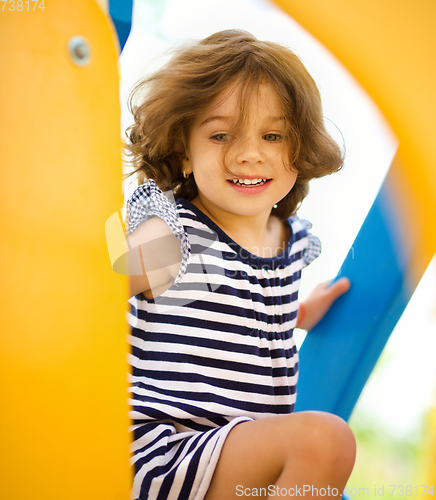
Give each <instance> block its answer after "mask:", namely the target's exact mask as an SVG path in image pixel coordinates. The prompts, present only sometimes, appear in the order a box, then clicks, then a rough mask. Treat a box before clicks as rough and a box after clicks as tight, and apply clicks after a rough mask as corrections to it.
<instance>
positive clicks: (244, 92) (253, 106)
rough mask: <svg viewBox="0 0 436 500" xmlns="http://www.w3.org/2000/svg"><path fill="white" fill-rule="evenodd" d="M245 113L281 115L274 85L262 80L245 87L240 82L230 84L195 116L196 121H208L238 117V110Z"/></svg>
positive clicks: (280, 105) (281, 109) (278, 98)
mask: <svg viewBox="0 0 436 500" xmlns="http://www.w3.org/2000/svg"><path fill="white" fill-rule="evenodd" d="M241 111H243V112H244V113H247V115H252V114H256V115H270V116H274V117H276V116H279V115H283V111H284V106H283V103H282V100H281V99H280V96H279V94H278V92H277V91H276V90H275V89H274V87H273V86H272V85H271V84H269V83H267V82H262V83H259V84H258V85H257V86H254V85H253V86H252V87H251V88H248V89H247V88H245V87H243V86H242V85H241V84H240V83H239V84H238V83H234V84H230V85H229V86H228V87H226V88H225V89H223V90H222V91H221V92H220V93H219V94H217V95H216V96H215V97H214V98H213V99H212V100H211V102H210V103H209V105H208V106H206V107H205V108H204V109H203V110H202V111H201V112H200V113H199V116H198V117H197V120H196V122H197V123H202V122H203V121H204V120H206V121H210V120H211V119H212V118H214V117H228V118H233V119H238V117H239V114H240V112H241Z"/></svg>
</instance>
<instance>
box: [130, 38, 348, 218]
mask: <svg viewBox="0 0 436 500" xmlns="http://www.w3.org/2000/svg"><path fill="white" fill-rule="evenodd" d="M263 82H267V83H268V84H270V85H272V87H273V88H274V89H275V90H276V92H277V94H278V96H279V98H280V100H281V102H282V105H283V112H284V116H285V123H286V140H287V142H288V145H289V147H288V151H289V161H287V162H286V163H287V164H289V165H290V166H291V168H292V169H293V170H296V171H297V172H298V177H297V181H296V183H295V185H294V187H293V188H292V190H291V191H290V192H289V193H288V194H287V195H286V196H285V197H284V198H283V199H282V200H281V201H280V202H279V203H278V205H277V208H273V210H272V214H274V215H276V216H277V217H279V218H280V219H282V220H284V219H286V218H287V217H289V216H290V215H292V214H293V213H295V212H296V210H297V208H298V206H299V204H300V203H301V202H302V200H303V199H304V198H305V196H306V195H307V193H308V182H309V180H310V179H313V178H315V177H322V176H324V175H327V174H330V173H332V172H336V171H337V170H339V169H340V168H341V167H342V164H343V155H342V152H341V150H340V148H339V147H338V145H337V144H336V142H335V141H334V140H333V139H332V138H331V137H330V135H329V134H328V133H327V131H326V129H325V125H324V118H323V114H322V106H321V98H320V95H319V91H318V88H317V86H316V84H315V82H314V81H313V79H312V77H311V76H310V75H309V73H308V72H307V70H306V68H305V67H304V65H303V64H302V62H301V61H300V59H299V58H298V57H297V56H296V55H295V54H294V53H293V52H292V51H291V50H289V49H288V48H286V47H283V46H281V45H279V44H276V43H273V42H263V41H259V40H257V38H255V37H254V36H253V35H251V34H250V33H247V32H245V31H240V30H226V31H221V32H219V33H216V34H214V35H211V36H209V37H207V38H205V39H204V40H202V41H200V42H198V43H196V44H193V45H190V46H188V47H184V48H183V49H180V50H179V51H178V52H177V53H176V55H175V56H173V58H172V59H171V60H170V61H169V62H168V63H167V64H166V65H165V66H164V67H163V68H162V69H160V70H159V71H157V72H156V73H154V74H153V75H152V76H149V77H147V78H145V79H144V80H142V81H140V82H139V83H138V84H137V85H136V86H135V87H134V88H133V90H132V93H131V95H130V99H129V109H130V110H131V112H132V113H133V116H134V120H135V123H134V124H133V125H132V126H130V127H129V128H128V130H127V132H126V134H127V137H128V139H129V142H128V143H127V144H126V148H127V150H128V154H129V156H130V157H131V162H132V164H133V166H134V168H135V172H136V173H138V174H139V181H140V182H144V181H145V180H146V179H153V180H154V181H155V182H156V183H157V185H158V186H159V187H160V188H161V189H162V190H163V191H167V190H172V191H173V192H174V196H175V198H176V199H177V198H186V199H187V200H192V199H194V198H195V197H196V196H197V194H198V191H197V187H196V185H195V180H194V179H193V176H190V177H189V178H188V179H185V178H184V177H183V175H182V162H183V159H184V157H185V151H186V149H187V144H188V140H189V132H190V129H191V126H192V124H193V122H194V120H195V118H196V117H197V116H198V114H199V113H200V111H202V110H203V109H205V108H206V107H207V106H208V105H209V104H210V102H211V101H212V100H213V99H214V98H215V97H216V96H217V95H218V94H219V93H220V92H221V91H222V90H224V89H225V88H226V87H228V86H229V85H230V84H232V83H238V84H239V85H238V87H239V92H240V110H239V111H240V113H239V116H240V120H239V121H240V122H241V121H244V109H246V106H247V103H248V102H249V100H250V98H251V96H252V93H253V92H255V91H257V89H258V88H259V85H260V84H261V83H263ZM135 98H139V101H140V103H139V104H138V105H134V104H133V102H134V99H135Z"/></svg>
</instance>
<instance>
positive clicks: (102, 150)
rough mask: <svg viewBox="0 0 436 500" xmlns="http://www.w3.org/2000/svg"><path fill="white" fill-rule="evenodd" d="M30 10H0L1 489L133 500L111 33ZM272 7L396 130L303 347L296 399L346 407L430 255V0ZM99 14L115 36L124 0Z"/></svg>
mask: <svg viewBox="0 0 436 500" xmlns="http://www.w3.org/2000/svg"><path fill="white" fill-rule="evenodd" d="M34 3H35V2H29V4H34ZM9 4H10V5H9ZM40 4H41V2H39V3H38V2H37V3H36V6H35V7H36V9H34V10H33V11H32V8H33V7H34V5H30V9H29V8H28V6H27V3H26V2H23V3H22V4H20V5H22V7H23V8H22V10H21V11H19V10H18V2H15V3H14V6H15V10H10V7H11V6H12V3H10V2H7V3H6V5H5V9H4V10H3V11H2V12H1V13H0V42H1V43H0V63H1V67H2V72H1V74H0V85H1V86H0V88H1V90H2V93H1V95H0V102H1V109H2V114H1V116H0V125H1V130H2V135H1V136H0V151H1V155H2V182H1V183H0V193H1V194H0V199H1V200H2V201H1V206H0V219H1V221H2V229H3V231H2V233H3V237H2V243H1V247H0V248H1V250H0V257H1V258H0V266H1V268H0V274H1V276H2V280H3V287H2V290H3V293H2V301H1V306H0V308H1V309H0V318H1V329H2V333H1V336H0V367H1V368H0V369H1V373H2V377H1V383H0V397H1V400H2V401H3V402H4V403H3V405H2V413H1V415H2V416H1V418H2V425H1V426H0V442H1V446H0V467H1V472H0V475H1V480H0V497H1V498H5V499H8V500H24V499H28V498H35V499H41V500H42V499H44V500H58V499H59V498H62V499H63V500H69V499H71V500H73V499H76V498H81V499H83V500H87V499H91V498H92V499H94V498H104V499H105V500H121V499H127V498H129V489H130V477H129V472H128V435H127V424H128V422H127V416H126V415H127V406H126V384H125V373H126V370H127V365H126V362H125V352H126V343H125V332H126V327H125V323H124V311H123V306H122V304H123V303H124V301H125V297H126V293H127V292H126V289H127V286H126V282H125V279H124V278H123V277H122V276H120V275H117V274H115V273H113V272H112V270H111V268H110V265H108V255H107V248H106V241H105V235H104V225H105V221H106V219H107V218H108V217H109V215H110V214H112V213H114V212H116V211H117V210H118V208H119V207H120V206H121V204H122V196H121V189H120V187H121V158H120V149H121V143H120V116H119V115H120V113H119V102H118V75H117V56H118V42H117V40H116V38H115V32H114V30H113V28H112V23H111V21H110V17H109V15H108V14H106V13H105V12H103V11H102V10H101V9H100V8H99V6H98V5H97V4H96V3H94V2H93V1H92V0H77V1H76V2H74V6H73V5H69V4H67V3H66V2H50V5H49V3H48V2H47V5H46V6H45V9H44V10H42V9H39V7H38V5H40ZM277 4H279V5H280V6H281V7H283V8H284V9H285V10H286V11H287V12H288V13H289V14H291V15H292V17H294V18H295V19H296V20H298V21H299V22H300V23H301V24H303V26H305V27H306V28H308V29H309V31H311V32H312V33H313V34H314V35H315V36H317V37H318V38H319V39H320V40H321V41H322V42H323V43H324V45H326V46H327V47H328V48H330V50H332V52H333V53H334V54H335V55H336V56H337V57H339V59H341V60H342V62H343V63H344V64H345V66H347V67H348V68H349V69H350V70H351V72H352V73H353V74H354V75H355V76H356V77H357V78H358V79H359V81H360V82H361V83H362V85H363V86H364V87H365V88H366V89H367V90H368V91H369V92H370V94H371V95H372V96H373V98H374V99H375V101H376V102H377V103H378V105H379V107H380V109H381V110H382V111H383V112H384V114H385V116H386V117H387V118H388V120H389V121H390V123H391V125H392V127H393V129H394V130H395V132H396V134H397V136H398V137H399V139H400V141H401V146H400V150H399V153H398V155H397V157H396V159H395V160H394V163H393V164H392V166H391V169H390V171H389V173H388V176H387V178H386V180H385V182H384V184H383V187H382V188H381V191H380V194H379V195H378V197H377V199H376V201H375V203H374V206H373V208H372V209H371V211H370V213H369V214H368V218H367V219H366V221H365V223H364V224H363V226H362V229H361V231H360V233H359V235H358V236H357V239H356V241H355V243H354V244H353V249H354V259H352V258H351V255H350V256H349V257H348V258H347V260H346V262H345V263H344V266H343V267H342V273H343V274H346V275H348V276H350V278H351V279H352V281H353V288H352V290H351V291H350V292H349V293H348V294H347V295H346V296H344V297H342V298H341V299H340V300H339V301H338V302H337V303H336V304H335V306H334V307H333V308H332V309H331V311H330V312H329V314H328V315H327V316H326V318H325V319H324V321H323V322H322V323H321V324H320V325H319V326H318V327H317V328H316V330H317V331H316V334H315V332H313V333H309V335H308V336H307V338H306V340H305V342H304V344H303V346H302V349H301V353H300V356H301V363H300V366H301V376H300V386H299V400H298V408H297V409H299V410H302V409H323V410H328V411H333V412H335V413H337V414H339V415H341V416H343V417H344V418H348V417H349V415H350V413H351V411H352V408H353V406H354V404H355V402H356V401H357V399H358V396H359V394H360V392H361V390H362V388H363V386H364V384H365V382H366V380H367V378H368V376H369V374H370V372H371V370H372V368H373V366H374V364H375V362H376V360H377V358H378V356H379V354H380V353H381V351H382V349H383V347H384V345H385V343H386V341H387V339H388V337H389V335H390V333H391V331H392V329H393V327H394V326H395V323H396V322H397V320H398V318H399V317H400V315H401V313H402V311H403V309H404V307H405V306H406V304H407V302H408V300H409V298H410V296H411V294H412V292H413V290H414V289H415V287H416V285H417V283H418V281H419V279H420V277H421V276H422V274H423V272H424V270H425V268H426V267H427V265H428V263H429V262H430V260H431V258H432V256H433V254H434V252H435V250H436V231H435V229H434V224H433V221H434V220H435V216H436V206H435V201H434V200H436V168H435V167H436V165H435V161H436V160H435V157H434V154H433V131H434V116H436V95H435V93H434V89H433V87H434V85H433V82H434V81H435V76H436V74H435V73H436V69H435V68H434V65H433V64H431V61H433V60H434V57H432V56H434V55H435V54H434V52H435V51H436V32H435V31H434V25H435V22H436V4H433V2H429V1H426V0H416V1H415V2H413V4H411V3H410V2H406V1H405V0H403V1H397V2H395V3H393V2H392V1H391V0H377V1H376V0H367V1H366V2H347V1H346V0H330V1H329V2H324V1H323V0H306V1H305V2H297V1H295V0H288V1H286V0H282V1H277ZM8 9H9V10H8ZM26 9H27V10H26ZM108 11H109V13H110V15H111V16H112V19H113V21H114V25H115V27H116V29H117V31H118V36H119V44H120V46H121V48H122V47H123V45H124V43H125V41H126V39H127V36H128V32H129V28H130V22H131V21H130V20H131V13H132V2H131V1H127V0H124V1H121V0H118V1H110V2H109V9H108ZM374 12H377V16H375V15H374ZM386 20H389V23H386ZM24 33H25V35H26V36H25V37H24V36H23V34H24ZM405 33H407V34H408V36H405ZM368 34H369V36H368ZM362 304H365V307H362ZM357 326H358V328H357ZM315 381H316V382H315ZM315 383H316V391H315V390H313V387H315ZM5 402H7V403H5Z"/></svg>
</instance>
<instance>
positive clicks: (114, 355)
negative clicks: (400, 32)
mask: <svg viewBox="0 0 436 500" xmlns="http://www.w3.org/2000/svg"><path fill="white" fill-rule="evenodd" d="M38 3H40V2H38ZM17 4H18V2H15V5H16V6H17ZM22 4H23V5H24V8H23V10H21V11H19V10H18V8H15V10H9V7H10V6H11V5H12V2H8V3H7V4H6V6H5V9H4V10H3V11H2V12H0V89H1V93H0V109H1V113H0V130H1V134H0V155H1V181H0V227H1V243H0V276H1V292H0V293H1V300H0V328H1V335H0V400H1V411H0V471H1V472H0V498H1V499H5V500H30V499H32V500H60V499H62V500H77V499H80V500H87V499H89V500H90V499H93V500H95V499H99V500H121V499H128V498H129V496H130V495H129V490H130V477H129V467H128V458H129V457H128V444H129V436H128V433H127V429H128V421H127V403H126V388H127V383H126V372H127V364H126V327H125V321H124V311H123V306H122V304H123V303H124V302H125V300H126V296H127V283H126V278H125V277H123V276H120V275H117V274H116V273H114V272H113V271H112V269H111V265H110V261H109V257H108V252H107V247H106V238H105V232H104V227H105V222H106V219H107V217H108V214H111V213H114V212H116V211H117V210H118V209H119V207H120V206H121V205H122V194H121V189H120V186H121V157H120V150H121V144H120V109H119V100H118V99H119V98H118V74H117V58H118V42H117V40H116V36H115V33H114V31H113V29H112V26H111V24H110V21H109V19H108V17H107V15H106V14H104V13H103V12H102V11H101V9H100V7H99V6H98V5H97V3H95V2H93V1H91V0H75V1H74V2H66V1H53V0H52V1H50V0H46V1H45V5H44V7H45V9H44V10H42V9H38V8H36V9H35V11H33V10H32V9H33V7H34V5H35V3H34V2H32V1H31V2H30V9H29V11H27V4H26V2H22ZM0 7H1V6H0ZM77 36H78V37H82V38H83V40H84V41H85V43H86V45H87V46H88V48H89V56H90V57H89V61H88V62H87V63H85V64H84V65H77V64H75V63H74V62H73V60H72V58H71V55H70V53H69V50H68V44H69V41H70V40H71V38H73V37H77ZM82 49H83V47H82ZM78 53H79V54H80V53H82V55H83V51H82V52H81V49H80V48H79V49H78ZM85 60H86V58H85ZM82 62H83V61H82ZM79 63H80V58H79Z"/></svg>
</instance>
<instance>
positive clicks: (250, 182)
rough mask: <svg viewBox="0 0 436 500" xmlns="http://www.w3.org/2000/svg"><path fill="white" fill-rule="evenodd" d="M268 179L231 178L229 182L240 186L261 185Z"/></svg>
mask: <svg viewBox="0 0 436 500" xmlns="http://www.w3.org/2000/svg"><path fill="white" fill-rule="evenodd" d="M269 180H270V179H231V180H230V182H232V183H233V184H235V185H236V186H242V187H252V186H253V187H255V186H262V185H263V184H265V182H268V181H269Z"/></svg>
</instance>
